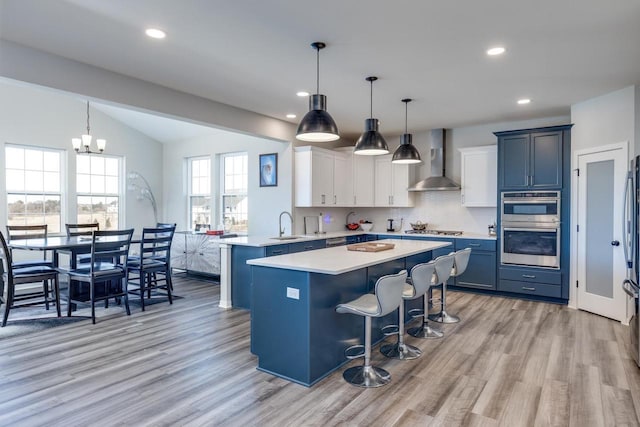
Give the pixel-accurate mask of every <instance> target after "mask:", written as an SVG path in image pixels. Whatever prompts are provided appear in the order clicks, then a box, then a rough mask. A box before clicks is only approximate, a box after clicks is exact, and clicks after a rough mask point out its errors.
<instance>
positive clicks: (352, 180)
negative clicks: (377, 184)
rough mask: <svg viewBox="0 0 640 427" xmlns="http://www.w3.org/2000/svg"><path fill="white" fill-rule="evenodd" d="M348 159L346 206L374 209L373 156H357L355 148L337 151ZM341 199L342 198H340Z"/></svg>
mask: <svg viewBox="0 0 640 427" xmlns="http://www.w3.org/2000/svg"><path fill="white" fill-rule="evenodd" d="M336 150H337V151H339V152H340V153H341V154H343V155H344V156H345V158H346V165H345V173H346V174H347V175H346V176H347V179H346V181H344V185H342V188H343V189H344V192H345V194H346V196H347V202H346V203H345V204H344V206H351V207H358V206H359V207H372V206H373V193H374V191H373V186H374V181H375V180H374V176H375V171H374V163H373V157H372V156H357V155H355V154H353V147H340V148H337V149H336ZM338 198H339V199H340V197H338Z"/></svg>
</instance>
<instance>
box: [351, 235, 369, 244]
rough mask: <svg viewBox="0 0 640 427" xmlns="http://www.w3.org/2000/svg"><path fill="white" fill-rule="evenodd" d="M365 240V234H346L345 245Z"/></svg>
mask: <svg viewBox="0 0 640 427" xmlns="http://www.w3.org/2000/svg"><path fill="white" fill-rule="evenodd" d="M366 241H367V235H366V234H358V235H357V236H347V245H353V244H356V243H363V242H366Z"/></svg>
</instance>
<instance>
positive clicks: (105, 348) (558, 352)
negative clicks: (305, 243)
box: [0, 279, 640, 427]
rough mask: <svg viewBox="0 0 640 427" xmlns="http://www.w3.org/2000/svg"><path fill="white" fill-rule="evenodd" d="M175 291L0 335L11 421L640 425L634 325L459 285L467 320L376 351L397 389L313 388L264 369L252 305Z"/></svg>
mask: <svg viewBox="0 0 640 427" xmlns="http://www.w3.org/2000/svg"><path fill="white" fill-rule="evenodd" d="M175 292H176V294H178V295H181V296H183V297H184V298H183V299H180V300H177V301H175V302H174V304H173V306H169V304H168V303H167V304H156V305H153V306H150V307H148V311H146V312H145V313H141V312H140V311H139V309H137V310H135V311H134V312H133V314H132V316H130V317H127V316H126V315H124V314H117V313H116V314H115V315H112V316H109V317H108V318H101V319H99V321H98V324H96V325H92V324H91V322H90V321H89V320H87V321H86V322H78V323H74V324H70V325H67V326H62V327H57V328H53V329H49V330H47V331H44V332H36V333H32V334H29V335H26V336H21V337H16V338H7V339H4V340H2V341H0V425H3V426H4V425H12V426H18V425H29V426H32V425H47V426H52V425H64V426H80V425H82V426H85V425H136V426H140V425H153V426H162V425H206V426H210V425H231V426H236V425H238V426H248V425H261V426H283V425H292V426H301V425H314V426H329V425H345V426H347V425H348V426H351V425H362V426H374V425H375V426H378V425H379V426H401V425H402V426H424V425H443V426H456V425H474V426H479V425H482V426H495V425H504V426H520V425H522V426H543V425H557V426H580V427H583V426H601V425H603V426H604V425H620V426H622V425H627V426H630V425H639V424H638V420H639V419H640V369H638V367H637V366H635V364H634V363H633V361H632V360H630V358H629V352H628V348H627V347H626V346H627V334H628V327H625V326H622V325H620V324H619V323H616V322H613V321H611V320H608V319H605V318H602V317H599V316H595V315H591V314H588V313H585V312H580V311H574V310H570V309H568V308H566V307H562V306H557V305H552V304H544V303H536V302H527V301H520V300H513V299H506V298H498V297H486V296H479V295H474V294H467V293H454V292H451V294H450V295H451V296H450V298H449V301H450V312H453V313H457V314H459V315H460V317H461V318H462V322H461V323H459V324H457V325H452V326H448V327H447V328H446V337H445V338H444V339H441V340H433V341H421V340H416V339H414V338H411V337H410V338H409V343H411V344H413V345H417V346H418V347H420V348H421V349H423V351H424V355H423V357H422V358H421V359H418V360H416V361H408V362H400V361H394V360H388V359H385V358H384V357H382V356H381V355H380V354H379V353H378V352H377V348H376V349H375V351H374V353H375V356H374V361H375V363H377V364H379V365H381V366H383V367H384V368H385V369H387V370H388V371H389V372H391V374H392V383H391V384H390V385H388V386H386V387H383V388H380V389H369V390H365V389H360V388H356V387H353V386H351V385H348V384H346V383H345V382H344V381H343V380H342V376H341V371H340V372H336V373H334V374H332V375H331V376H329V377H328V378H326V379H324V380H323V381H322V382H320V383H319V384H317V385H316V386H314V387H313V388H310V389H309V388H305V387H303V386H299V385H296V384H292V383H289V382H287V381H284V380H281V379H278V378H275V377H273V376H270V375H268V374H265V373H262V372H259V371H257V370H256V369H255V367H256V358H255V357H254V356H252V355H251V354H250V352H249V314H248V313H247V312H245V311H240V310H222V309H219V308H218V307H217V305H218V299H219V292H218V286H213V285H212V284H211V283H209V282H203V281H199V280H194V279H180V280H178V282H177V284H176V291H175ZM99 310H100V309H99ZM282 351H287V349H282ZM353 363H359V362H353Z"/></svg>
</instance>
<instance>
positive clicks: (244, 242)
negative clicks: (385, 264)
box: [220, 231, 496, 247]
mask: <svg viewBox="0 0 640 427" xmlns="http://www.w3.org/2000/svg"><path fill="white" fill-rule="evenodd" d="M362 234H377V235H379V236H384V237H388V238H396V239H399V238H400V237H401V236H407V237H409V236H411V237H412V238H414V237H415V238H420V239H424V240H429V239H432V240H433V239H434V238H449V239H484V240H496V236H489V235H487V234H480V233H467V232H464V233H462V234H461V235H460V236H443V235H434V234H407V233H405V232H404V231H394V232H387V231H384V232H377V231H370V232H364V231H330V232H327V233H326V234H319V235H308V236H304V235H298V236H297V237H296V238H295V239H287V240H278V239H274V238H273V236H238V237H230V238H227V239H221V240H220V243H221V244H224V243H226V244H229V245H238V246H254V247H263V246H273V245H284V244H287V243H297V242H307V241H311V240H321V239H333V238H337V237H346V236H358V235H362Z"/></svg>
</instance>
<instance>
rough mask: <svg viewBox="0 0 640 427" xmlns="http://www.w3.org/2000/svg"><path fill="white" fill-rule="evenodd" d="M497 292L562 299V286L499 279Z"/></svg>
mask: <svg viewBox="0 0 640 427" xmlns="http://www.w3.org/2000/svg"><path fill="white" fill-rule="evenodd" d="M498 290H500V291H504V292H512V293H517V294H525V295H533V296H538V297H551V298H562V286H560V285H552V284H548V283H535V282H520V281H515V280H503V279H500V283H499V284H498Z"/></svg>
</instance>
